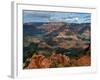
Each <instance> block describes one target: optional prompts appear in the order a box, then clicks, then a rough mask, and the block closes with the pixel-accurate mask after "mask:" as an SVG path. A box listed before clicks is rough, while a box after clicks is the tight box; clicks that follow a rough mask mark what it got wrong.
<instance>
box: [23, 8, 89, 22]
mask: <svg viewBox="0 0 100 80" xmlns="http://www.w3.org/2000/svg"><path fill="white" fill-rule="evenodd" d="M23 22H24V23H27V22H67V23H90V22H91V14H90V13H75V12H51V11H30V10H24V11H23Z"/></svg>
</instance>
